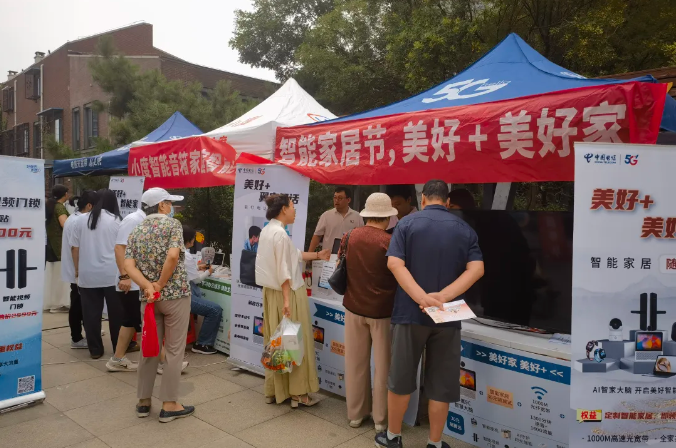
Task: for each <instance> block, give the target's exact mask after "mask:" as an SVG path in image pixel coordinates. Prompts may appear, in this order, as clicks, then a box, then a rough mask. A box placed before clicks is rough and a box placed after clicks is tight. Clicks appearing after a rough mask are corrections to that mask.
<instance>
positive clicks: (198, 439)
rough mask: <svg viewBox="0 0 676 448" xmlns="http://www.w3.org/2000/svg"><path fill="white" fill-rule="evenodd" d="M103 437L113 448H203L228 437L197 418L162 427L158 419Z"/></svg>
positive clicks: (185, 419) (163, 424) (175, 421)
mask: <svg viewBox="0 0 676 448" xmlns="http://www.w3.org/2000/svg"><path fill="white" fill-rule="evenodd" d="M145 420H146V421H145V422H143V423H141V424H140V425H136V426H132V427H131V428H127V429H125V430H124V431H117V432H113V433H110V434H106V435H103V436H101V437H99V438H100V439H101V440H103V441H104V442H105V443H106V444H107V445H109V446H110V447H111V448H129V447H143V448H166V447H181V448H200V447H203V446H204V445H207V444H208V443H211V442H214V441H216V440H220V439H222V438H224V437H226V436H227V434H225V433H224V432H222V431H219V430H218V429H216V428H214V427H213V426H211V425H208V424H206V423H204V422H203V421H201V420H198V419H196V418H194V417H188V418H182V419H178V420H174V421H173V422H170V423H160V422H158V421H157V420H155V419H152V420H149V419H145Z"/></svg>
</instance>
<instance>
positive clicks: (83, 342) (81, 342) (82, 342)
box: [70, 339, 89, 349]
mask: <svg viewBox="0 0 676 448" xmlns="http://www.w3.org/2000/svg"><path fill="white" fill-rule="evenodd" d="M70 348H72V349H78V348H89V346H87V340H86V339H80V340H79V341H77V342H73V341H71V342H70Z"/></svg>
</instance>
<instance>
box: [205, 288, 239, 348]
mask: <svg viewBox="0 0 676 448" xmlns="http://www.w3.org/2000/svg"><path fill="white" fill-rule="evenodd" d="M199 286H200V290H201V291H202V296H203V297H204V298H205V299H206V300H208V301H210V302H214V303H216V304H218V305H220V307H221V308H223V314H222V315H221V324H220V325H219V326H218V334H217V335H216V343H215V344H214V348H215V349H216V350H218V351H219V352H223V353H225V354H226V355H229V354H230V317H231V316H230V303H231V302H232V297H231V295H230V294H231V287H230V282H229V281H227V280H223V279H218V278H213V277H210V278H207V279H204V281H202V283H200V285H199Z"/></svg>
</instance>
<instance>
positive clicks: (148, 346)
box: [141, 302, 160, 358]
mask: <svg viewBox="0 0 676 448" xmlns="http://www.w3.org/2000/svg"><path fill="white" fill-rule="evenodd" d="M141 353H143V357H144V358H154V357H155V356H159V354H160V341H159V340H158V338H157V322H155V302H150V303H148V304H147V305H146V309H145V312H144V313H143V334H142V337H141Z"/></svg>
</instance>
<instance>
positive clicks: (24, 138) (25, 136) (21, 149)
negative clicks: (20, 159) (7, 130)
mask: <svg viewBox="0 0 676 448" xmlns="http://www.w3.org/2000/svg"><path fill="white" fill-rule="evenodd" d="M14 131H15V135H14V155H15V156H27V155H28V154H29V151H30V140H29V136H30V125H29V124H28V123H23V124H20V125H17V126H16V127H15V128H14Z"/></svg>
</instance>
